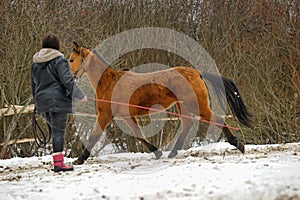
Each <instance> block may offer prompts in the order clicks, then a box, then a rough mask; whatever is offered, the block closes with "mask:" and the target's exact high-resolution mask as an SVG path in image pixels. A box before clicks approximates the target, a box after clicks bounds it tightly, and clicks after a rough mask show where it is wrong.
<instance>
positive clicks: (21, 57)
mask: <svg viewBox="0 0 300 200" xmlns="http://www.w3.org/2000/svg"><path fill="white" fill-rule="evenodd" d="M0 4H1V10H0V23H1V27H2V29H1V30H2V34H1V36H0V44H1V47H2V49H1V50H0V51H1V54H0V58H1V59H0V69H1V70H0V80H1V82H0V89H1V105H3V104H8V105H11V104H12V105H16V104H18V105H24V104H25V103H24V102H26V100H28V99H29V98H30V96H31V89H30V66H31V62H32V56H33V54H34V53H35V52H36V51H38V50H39V48H40V40H41V38H42V37H43V36H44V35H45V34H46V33H47V32H54V33H55V34H57V35H58V36H59V37H60V38H61V42H62V52H63V53H64V54H65V55H66V56H68V55H69V53H70V51H71V49H72V42H73V41H78V42H79V43H81V44H82V45H84V46H87V47H90V48H93V47H95V46H96V45H97V44H99V43H100V42H101V41H103V40H104V39H107V38H108V37H110V36H112V35H114V34H117V33H120V32H122V31H126V30H130V29H133V28H137V27H147V26H151V27H164V28H170V29H173V30H176V31H179V32H182V33H184V34H186V35H188V36H190V37H192V38H193V39H195V40H196V41H197V42H199V43H200V44H201V45H202V46H203V47H204V48H205V49H206V50H207V51H208V52H209V53H210V55H211V56H212V58H213V59H214V60H215V61H216V63H217V65H218V67H219V70H220V72H221V74H223V75H224V76H227V77H229V78H231V79H233V80H234V81H235V82H236V83H237V85H238V87H239V89H240V92H241V93H242V96H243V97H244V99H245V102H246V104H247V105H248V107H249V110H250V111H251V112H252V114H253V116H254V122H255V128H254V129H253V130H250V129H242V130H243V132H242V134H241V135H239V136H240V137H242V138H243V140H245V142H246V143H256V144H262V143H282V142H295V141H299V139H300V136H299V135H300V120H299V113H300V107H299V98H300V97H299V95H300V88H299V84H300V68H299V66H300V64H299V58H300V46H299V45H300V38H299V37H300V36H299V34H298V33H299V32H300V27H299V26H300V21H299V20H300V19H299V16H300V11H299V10H300V5H299V4H300V3H299V2H298V1H296V0H291V1H275V0H264V1H261V0H246V1H241V0H221V1H220V0H204V1H198V0H190V1H180V0H166V1H161V0H154V1H139V0H130V1H128V0H126V1H120V0H103V1H93V0H89V1H74V0H72V1H71V0H66V1H59V0H54V1H50V0H44V1H37V0H33V1H28V0H18V1H9V0H4V1H1V2H0ZM149 61H151V62H160V63H163V64H166V65H169V66H174V65H181V64H185V65H186V64H188V63H186V62H184V60H183V59H181V58H180V57H178V56H176V55H169V54H168V53H167V52H161V51H155V50H148V51H136V52H132V53H129V54H127V55H123V57H122V58H120V59H119V60H117V61H116V62H115V63H114V67H116V68H127V69H131V68H132V67H135V66H136V65H138V64H140V63H147V62H149ZM10 123H15V122H10ZM229 123H230V124H232V125H236V126H237V124H236V123H235V122H234V121H233V120H230V119H229ZM72 126H73V125H72ZM24 128H25V127H24ZM27 128H28V127H27ZM170 129H171V128H170ZM69 130H70V131H68V132H70V134H71V133H72V132H74V130H75V129H74V128H71V129H69ZM71 130H72V131H71ZM19 131H22V130H19V129H18V130H15V132H19ZM27 131H29V130H27ZM114 131H116V130H114ZM167 131H170V130H167ZM116 133H118V132H116ZM71 135H73V136H74V134H71ZM112 135H114V133H112ZM115 135H116V138H117V137H120V135H119V134H115ZM74 137H76V136H74ZM74 137H68V140H69V141H68V142H67V144H68V145H70V146H72V145H73V146H74V145H75V144H72V142H70V141H76V146H77V147H78V148H79V146H80V145H79V144H78V143H79V142H80V141H79V139H78V138H77V139H76V138H74ZM0 140H1V141H3V140H4V138H0ZM112 140H116V139H112ZM118 141H125V140H118ZM134 144H135V143H134ZM120 145H121V144H120ZM122 145H123V144H122ZM77 147H75V148H77ZM80 148H82V147H80ZM120 148H123V147H121V146H120ZM74 151H75V150H74ZM76 154H77V153H74V154H72V155H73V156H76Z"/></svg>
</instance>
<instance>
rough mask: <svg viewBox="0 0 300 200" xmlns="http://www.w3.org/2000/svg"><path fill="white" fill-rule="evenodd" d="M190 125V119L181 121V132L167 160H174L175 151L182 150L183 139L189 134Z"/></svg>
mask: <svg viewBox="0 0 300 200" xmlns="http://www.w3.org/2000/svg"><path fill="white" fill-rule="evenodd" d="M192 124H193V122H192V120H191V119H188V118H182V119H181V128H182V131H181V133H180V135H179V137H178V139H177V141H176V143H175V145H174V147H173V149H172V151H171V152H170V153H169V155H168V158H174V157H175V156H176V155H177V154H178V152H177V151H178V150H179V149H181V148H182V146H183V143H184V139H185V138H186V136H187V134H188V133H189V130H190V128H191V126H192Z"/></svg>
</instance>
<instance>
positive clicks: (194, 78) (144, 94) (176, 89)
mask: <svg viewBox="0 0 300 200" xmlns="http://www.w3.org/2000/svg"><path fill="white" fill-rule="evenodd" d="M69 64H70V67H71V69H72V72H73V74H74V76H75V78H79V77H81V76H82V74H83V73H86V74H87V76H88V78H89V81H90V83H91V85H92V87H93V89H94V90H95V92H96V99H99V100H104V101H96V108H97V112H98V117H97V121H96V124H95V127H94V129H93V132H92V134H91V135H90V137H89V140H88V145H87V146H86V148H85V150H84V152H83V153H82V155H81V156H80V157H79V158H78V159H77V160H76V161H74V164H82V163H84V161H85V160H86V159H87V158H88V157H89V155H90V151H91V149H92V148H93V146H94V145H95V144H96V142H97V141H98V139H99V138H100V135H101V133H102V131H104V130H105V129H106V127H107V125H108V124H109V123H110V121H111V120H112V119H113V117H118V118H122V119H123V120H124V121H125V122H126V123H127V124H128V126H129V127H130V128H131V130H132V131H133V133H134V135H135V137H136V138H137V139H138V140H140V141H141V142H142V143H144V144H145V145H146V146H147V148H148V149H149V150H150V151H151V152H153V153H154V154H155V156H156V158H157V159H158V158H160V157H161V155H162V152H161V151H160V150H158V148H157V147H155V146H154V145H153V144H151V143H150V142H149V141H148V140H147V139H146V138H145V137H144V135H143V133H142V131H141V130H140V127H139V125H138V121H137V120H136V117H137V116H145V115H149V112H150V111H149V110H146V109H142V108H139V107H126V106H124V105H118V104H112V102H111V101H113V102H128V104H131V105H138V106H143V107H151V106H153V105H160V106H162V107H163V108H164V109H167V108H169V107H171V106H172V105H174V104H176V106H177V107H178V110H179V113H181V114H183V115H185V116H187V115H190V114H191V113H192V114H195V115H197V116H200V117H201V118H202V119H204V120H207V121H211V122H212V123H215V124H222V125H223V126H218V127H219V128H221V129H222V131H223V133H224V134H225V137H226V138H227V140H228V142H229V143H230V144H232V145H234V146H235V147H236V148H237V149H239V150H240V151H241V152H242V153H244V145H243V144H242V143H241V142H240V141H239V139H238V138H237V137H236V136H235V135H234V134H233V133H232V132H231V130H230V129H229V128H228V126H227V125H226V124H225V122H224V120H223V119H222V118H221V117H218V116H217V115H215V114H214V113H213V112H212V111H211V109H210V106H209V94H208V90H207V87H206V84H205V82H204V80H203V78H205V79H207V80H209V81H210V82H211V83H212V85H213V86H214V87H213V88H214V89H215V91H216V93H218V94H219V97H220V98H222V97H225V96H226V99H227V102H228V104H229V107H230V108H231V110H232V112H233V114H234V115H235V116H236V117H237V119H238V120H239V122H240V123H241V124H243V125H245V126H248V127H250V126H251V116H250V114H249V113H248V111H247V109H246V106H245V105H244V103H243V100H242V98H241V95H240V93H239V91H238V89H237V88H236V86H235V84H234V83H233V81H231V80H229V79H227V78H221V80H222V83H221V84H220V82H219V81H217V80H218V78H219V77H218V76H217V75H213V74H208V73H200V72H199V71H198V70H196V69H193V68H188V67H181V66H180V67H174V68H170V69H166V70H160V71H155V72H150V73H134V72H132V71H121V70H114V69H112V68H111V67H110V66H108V64H106V62H105V61H104V60H103V59H102V58H101V56H100V55H98V53H97V52H96V51H90V50H89V49H87V48H85V47H81V46H79V45H78V44H77V43H76V42H74V49H73V52H72V54H71V56H70V58H69ZM222 87H223V90H224V89H225V90H224V91H222ZM128 94H130V95H128ZM191 125H192V119H191V118H186V117H182V118H181V128H182V130H181V133H180V136H179V137H178V139H177V140H176V142H175V145H174V147H173V149H172V151H171V152H170V154H169V155H168V157H169V158H172V157H175V156H176V155H177V150H179V149H180V148H182V146H183V142H184V139H185V137H186V135H187V134H188V131H189V129H190V127H191Z"/></svg>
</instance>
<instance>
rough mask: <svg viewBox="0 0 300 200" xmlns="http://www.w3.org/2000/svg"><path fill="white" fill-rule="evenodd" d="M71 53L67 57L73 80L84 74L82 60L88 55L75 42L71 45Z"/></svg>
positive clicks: (87, 52) (86, 51)
mask: <svg viewBox="0 0 300 200" xmlns="http://www.w3.org/2000/svg"><path fill="white" fill-rule="evenodd" d="M73 44H74V46H73V51H72V53H71V55H70V57H69V65H70V68H71V70H72V73H73V75H74V78H76V79H77V78H80V77H81V76H82V75H83V74H84V72H86V70H87V69H86V66H85V65H84V59H85V58H86V57H87V56H88V54H89V53H90V50H88V49H87V48H85V47H82V46H79V45H78V43H77V42H74V43H73Z"/></svg>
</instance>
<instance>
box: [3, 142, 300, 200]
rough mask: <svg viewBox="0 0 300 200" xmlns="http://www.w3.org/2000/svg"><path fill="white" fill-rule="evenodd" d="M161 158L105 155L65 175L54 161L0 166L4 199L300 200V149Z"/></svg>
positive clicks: (194, 152)
mask: <svg viewBox="0 0 300 200" xmlns="http://www.w3.org/2000/svg"><path fill="white" fill-rule="evenodd" d="M163 153H164V155H163V157H162V158H161V159H159V160H155V159H154V155H153V154H147V153H119V154H110V155H103V156H100V157H98V158H95V157H94V158H90V159H89V160H88V162H86V163H85V164H84V165H81V166H75V170H74V171H72V172H65V173H53V172H52V171H51V168H52V160H51V159H52V158H51V156H44V157H31V158H12V159H8V160H0V179H1V182H0V194H1V195H0V199H5V200H7V199H31V200H36V199H37V200H40V199H42V200H47V199H49V200H50V199H51V200H53V199H140V200H143V199H184V200H185V199H197V200H199V199H220V200H221V199H230V200H231V199H239V200H240V199H245V200H247V199H249V200H250V199H251V200H252V199H255V200H256V199H258V200H264V199H271V200H273V199H274V200H275V199H276V200H280V199H300V143H293V144H284V145H262V146H255V145H247V146H246V153H245V154H244V155H242V154H240V153H239V152H238V151H237V150H235V149H234V148H232V146H230V145H229V144H227V143H216V144H210V145H206V146H202V147H197V148H192V149H189V150H187V151H180V153H179V155H178V156H177V157H176V158H174V159H168V158H167V155H168V152H163ZM66 160H67V162H71V161H72V160H73V159H71V158H69V159H66Z"/></svg>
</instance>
